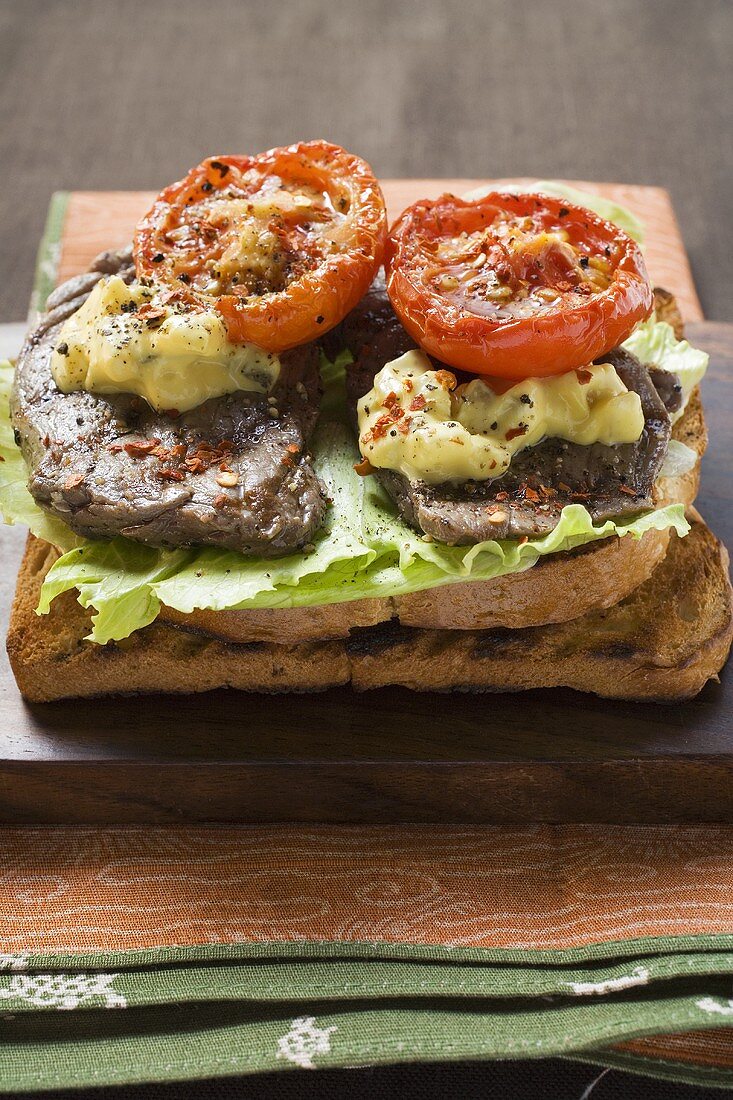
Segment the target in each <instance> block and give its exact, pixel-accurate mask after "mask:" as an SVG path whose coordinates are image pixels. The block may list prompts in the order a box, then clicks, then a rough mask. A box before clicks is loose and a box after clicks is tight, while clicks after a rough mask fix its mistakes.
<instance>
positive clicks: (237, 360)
mask: <svg viewBox="0 0 733 1100" xmlns="http://www.w3.org/2000/svg"><path fill="white" fill-rule="evenodd" d="M152 293H153V292H152V291H151V290H150V289H148V288H146V287H143V286H141V285H140V284H138V283H133V284H132V285H131V286H127V285H126V284H125V283H124V282H123V280H122V279H121V278H120V277H119V276H118V275H111V276H109V277H108V278H104V279H101V280H100V282H99V283H97V285H96V287H95V288H94V289H93V290H92V292H91V294H90V295H89V297H88V298H87V300H86V301H85V302H84V304H83V305H82V306H81V308H80V309H79V310H77V312H76V313H74V314H73V315H72V316H71V317H69V319H68V320H67V321H66V322H65V323H64V325H63V326H62V328H61V331H60V333H59V336H58V339H57V341H56V344H55V347H54V351H53V353H52V358H51V372H52V374H53V377H54V381H55V382H56V385H57V386H58V387H59V389H60V390H62V391H63V392H64V393H69V392H71V391H73V390H87V391H88V392H90V393H99V394H112V393H134V394H138V395H139V396H140V397H144V398H145V400H146V401H147V402H148V403H149V404H150V405H151V406H152V407H153V408H154V409H156V410H158V411H160V410H166V409H177V410H178V411H179V412H186V411H187V410H189V409H193V408H196V406H197V405H201V404H202V403H203V402H204V401H207V400H208V399H209V398H211V397H220V396H222V395H223V394H226V393H233V392H234V391H235V390H251V391H254V392H257V393H266V392H267V391H268V390H270V389H271V388H272V386H273V385H274V383H275V381H276V380H277V377H278V374H279V372H280V360H279V359H278V357H277V356H276V355H273V354H271V353H269V352H266V351H263V350H262V348H259V347H256V346H255V345H254V344H233V343H231V342H230V341H229V339H228V338H227V331H226V327H225V325H224V322H223V320H222V319H221V317H220V316H219V315H218V313H215V312H214V311H213V310H210V311H201V312H191V311H183V310H181V311H180V312H178V311H176V310H175V308H174V307H171V306H161V307H158V306H157V305H156V303H155V300H154V299H153V298H152ZM147 304H152V305H153V306H154V307H155V309H154V311H153V315H152V316H151V315H150V312H149V311H148V312H147V316H146V312H145V311H143V313H142V315H139V314H138V310H139V309H140V307H142V306H145V305H147ZM161 313H162V318H161Z"/></svg>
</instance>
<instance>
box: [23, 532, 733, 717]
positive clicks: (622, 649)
mask: <svg viewBox="0 0 733 1100" xmlns="http://www.w3.org/2000/svg"><path fill="white" fill-rule="evenodd" d="M691 519H692V521H693V529H692V531H691V533H690V534H689V535H688V536H687V537H686V538H683V539H680V538H677V536H673V537H672V539H671V542H670V547H669V551H668V553H667V554H666V556H665V557H664V558H663V560H662V561H661V562H660V563H659V564H658V566H657V568H656V569H655V571H654V572H653V574H652V575H651V577H649V578H648V579H647V580H646V581H644V582H643V583H642V584H641V585H639V586H638V587H637V588H636V589H635V590H634V591H633V592H632V593H631V595H629V596H628V597H627V598H626V599H624V600H622V601H621V602H620V603H618V604H616V605H615V606H613V607H610V608H608V609H601V610H596V611H592V612H590V613H589V614H587V615H585V616H583V617H582V618H579V619H575V620H573V621H571V622H565V623H562V624H559V625H558V624H554V625H546V626H536V627H530V628H527V629H524V630H504V629H502V630H472V631H468V630H425V629H419V628H411V627H405V626H401V625H399V624H397V623H388V624H382V625H378V626H373V627H366V628H364V627H361V628H357V629H355V630H353V631H352V632H351V635H350V636H349V638H347V639H343V640H337V641H320V642H304V643H300V644H297V645H278V644H276V643H273V642H252V643H246V644H241V643H232V642H228V641H223V640H221V638H216V637H212V636H210V635H208V634H201V633H198V632H196V631H194V630H191V629H190V628H188V629H183V628H181V627H180V626H174V625H172V624H170V623H165V622H160V621H157V622H155V623H153V624H152V625H151V626H149V627H146V628H145V629H144V630H140V631H138V632H137V633H136V634H133V635H132V636H131V637H130V638H128V639H126V640H125V641H124V642H119V643H109V644H108V645H106V646H99V645H96V644H94V643H92V642H87V641H85V640H84V637H85V635H86V634H88V632H89V617H90V616H89V612H87V611H85V610H84V609H83V608H82V607H81V606H80V605H79V603H77V601H76V599H75V598H74V595H73V593H66V594H65V595H64V596H62V597H60V598H59V599H57V600H55V601H54V603H53V605H52V608H51V612H50V614H48V615H46V616H42V617H39V616H38V615H36V613H35V610H34V609H35V607H36V606H37V603H38V594H39V589H40V585H41V582H42V580H43V577H44V575H45V573H46V571H47V570H48V568H49V566H50V564H51V563H52V562H53V561H54V560H55V555H56V552H55V551H54V550H53V549H52V548H51V547H49V546H48V545H47V544H46V543H44V542H41V541H40V540H38V539H35V538H33V537H32V536H31V537H29V540H28V546H27V549H26V554H25V558H24V560H23V564H22V566H21V569H20V573H19V577H18V587H17V591H16V596H15V602H14V604H13V611H12V616H11V623H10V632H9V635H8V653H9V655H10V661H11V664H12V667H13V671H14V673H15V677H16V679H17V681H18V685H19V687H20V690H21V691H22V692H23V694H24V695H25V696H26V697H27V698H28V699H31V700H34V701H48V700H53V699H61V698H64V697H73V696H82V695H84V696H94V695H106V694H112V693H130V692H194V691H208V690H209V689H212V688H217V687H234V688H238V689H241V690H244V691H258V692H287V691H317V690H321V689H324V688H328V687H335V686H338V685H345V684H349V683H351V684H352V685H353V687H354V688H357V689H359V690H362V689H367V688H376V687H382V686H384V685H387V684H399V685H402V686H404V687H408V688H412V689H414V690H418V691H436V690H437V691H450V690H468V691H521V690H524V689H527V688H537V687H557V686H564V687H571V688H576V689H578V690H579V691H587V692H592V693H594V694H597V695H602V696H607V697H609V698H622V699H666V700H669V699H685V698H689V697H691V696H693V695H695V694H697V692H698V691H700V689H701V688H702V687H703V685H704V684H705V683H706V681H707V680H708V679H710V677H713V676H715V675H716V674H717V673H718V671H719V670H720V668H721V667H722V665H723V663H724V662H725V659H726V657H727V654H728V651H729V649H730V644H731V637H732V636H733V616H732V613H731V587H730V581H729V579H728V556H727V553H726V551H725V549H724V548H723V547H722V546H721V544H720V543H719V542H718V541H717V539H716V538H715V536H714V535H712V534H711V532H710V531H709V530H708V528H707V527H706V526H705V524H704V523H703V522H702V520H701V519H700V517H699V516H698V515H697V514H696V513H694V511H693V512H692V514H691Z"/></svg>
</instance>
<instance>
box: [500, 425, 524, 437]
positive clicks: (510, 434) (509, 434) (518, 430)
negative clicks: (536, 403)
mask: <svg viewBox="0 0 733 1100" xmlns="http://www.w3.org/2000/svg"><path fill="white" fill-rule="evenodd" d="M528 431H529V429H528V427H527V425H526V424H520V425H519V427H518V428H510V429H509V431H508V432H507V433H506V435H505V436H504V438H505V439H507V440H509V439H516V438H517V436H518V435H526V434H527V432H528Z"/></svg>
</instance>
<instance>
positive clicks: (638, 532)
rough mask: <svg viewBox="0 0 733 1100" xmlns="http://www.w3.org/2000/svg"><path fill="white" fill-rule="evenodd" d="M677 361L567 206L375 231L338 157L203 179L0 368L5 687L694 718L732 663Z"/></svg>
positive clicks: (647, 303)
mask: <svg viewBox="0 0 733 1100" xmlns="http://www.w3.org/2000/svg"><path fill="white" fill-rule="evenodd" d="M584 201H587V202H589V203H590V205H592V206H595V205H596V204H595V203H594V201H593V199H592V198H591V197H589V198H588V199H587V200H584ZM619 219H620V220H623V212H621V213H620V214H619ZM382 264H384V275H382V273H381V268H382ZM706 365H707V357H706V356H705V355H704V354H703V353H702V352H699V351H697V350H696V349H694V348H692V347H691V346H690V345H689V344H688V343H687V342H686V341H685V340H684V339H683V338H682V331H681V318H680V315H679V312H678V310H677V307H676V304H675V302H674V299H673V298H672V297H671V295H669V294H668V293H666V292H664V291H659V290H657V291H653V290H652V288H651V286H650V284H649V280H648V277H647V274H646V269H645V265H644V260H643V257H642V252H641V249H640V246H639V244H638V243H637V241H636V240H634V239H633V236H631V235H630V234H628V233H627V232H625V231H624V230H623V229H622V228H620V227H619V225H618V224H615V223H614V222H612V221H609V220H606V219H605V218H604V217H602V216H600V214H599V213H597V212H595V211H594V210H592V209H590V208H588V207H586V206H585V205H578V203H577V201H570V200H569V199H568V198H565V197H557V196H554V197H553V196H552V195H550V194H546V193H541V192H538V193H527V194H516V193H497V192H489V193H488V194H483V195H481V194H479V195H478V196H474V197H472V198H463V199H461V198H458V197H456V196H453V195H443V196H442V197H441V198H439V199H437V200H434V201H427V200H425V201H420V202H417V203H415V204H414V205H413V206H411V207H410V208H408V209H407V210H406V211H404V213H403V214H402V215H401V217H399V218H398V219H397V222H396V223H395V225H394V226H393V227H392V230H391V232H389V233H388V231H387V222H386V213H385V207H384V200H383V197H382V193H381V190H380V188H379V185H378V183H377V181H376V179H375V178H374V176H373V174H372V172H371V169H370V168H369V166H368V165H367V164H365V163H364V162H363V161H362V160H360V159H359V158H358V157H355V156H353V155H351V154H349V153H347V152H345V151H344V150H343V149H340V148H339V147H337V146H333V145H329V144H328V143H326V142H310V143H304V144H301V145H295V146H290V147H288V148H282V149H274V150H271V151H269V152H268V153H264V154H262V155H260V156H255V157H246V156H220V157H214V158H210V159H208V160H206V161H204V162H203V163H202V164H201V165H199V166H198V167H197V168H195V169H193V170H192V171H191V172H190V173H189V174H188V176H187V177H186V178H185V179H184V180H182V181H181V182H179V183H176V184H173V185H172V186H171V187H168V188H166V189H165V190H164V191H163V192H161V194H160V195H159V196H158V198H157V199H156V201H155V203H154V204H153V206H152V209H151V210H150V211H149V213H148V214H147V215H146V216H145V217H144V218H143V219H142V221H141V222H140V223H139V225H138V226H137V229H136V232H135V237H134V242H133V245H132V248H129V247H128V248H123V249H121V250H119V251H111V252H106V253H104V254H103V255H101V256H99V257H98V258H97V260H96V261H94V263H93V264H92V267H91V269H90V270H89V271H88V272H87V273H85V274H83V275H79V276H77V277H76V278H74V279H72V280H70V281H69V282H67V283H65V284H63V285H62V286H60V287H58V289H57V290H55V291H54V292H53V293H52V294H51V296H50V297H49V299H48V301H47V303H46V312H45V313H44V314H43V315H42V316H41V317H40V319H39V320H38V323H37V324H36V325H35V327H34V328H33V329H32V331H31V332H30V334H29V336H28V338H27V340H26V342H25V344H24V347H23V349H22V351H21V353H20V356H19V358H18V362H17V364H16V366H15V368H14V369H13V367H12V366H11V365H10V364H7V365H6V366H5V367H4V368H3V384H4V386H5V388H6V391H7V393H8V396H9V413H8V414H7V415H6V417H5V420H4V421H3V423H2V425H1V427H0V432H2V434H1V435H0V445H1V447H2V451H1V455H2V458H3V459H4V461H3V464H2V466H0V504H1V505H2V509H3V512H4V514H5V518H6V519H7V520H8V521H10V522H16V521H22V522H25V523H27V524H28V526H29V527H30V529H31V531H32V536H31V537H30V539H29V543H28V548H27V551H26V556H25V559H24V562H23V565H22V567H21V572H20V577H19V582H18V589H17V593H16V600H15V605H14V609H13V615H12V621H11V628H10V634H9V638H8V649H9V653H10V657H11V662H12V665H13V669H14V672H15V675H16V678H17V680H18V683H19V685H20V688H21V690H22V691H23V693H24V694H25V695H26V696H28V697H29V698H31V699H35V700H49V699H55V698H60V697H63V696H74V695H94V694H104V693H109V692H143V691H201V690H206V689H209V688H214V687H218V686H232V687H237V688H242V689H247V690H252V691H270V692H272V691H276V692H280V691H303V690H316V689H322V688H326V687H331V686H336V685H344V684H349V683H351V684H353V686H355V687H357V688H367V687H377V686H382V685H385V684H401V685H404V686H407V687H411V688H415V689H421V690H450V689H471V690H492V691H502V690H517V689H522V688H530V687H539V686H554V685H565V686H570V687H575V688H578V689H580V690H585V691H592V692H596V693H598V694H601V695H607V696H616V697H625V698H661V699H664V698H678V697H687V696H690V695H693V694H695V693H696V692H697V691H699V690H700V688H701V687H702V686H703V684H704V683H705V682H706V680H707V679H709V678H710V677H711V676H714V675H715V674H716V673H717V672H718V670H719V669H720V667H721V665H722V664H723V662H724V660H725V657H726V655H727V652H728V649H729V647H730V641H731V600H730V586H729V583H728V579H727V571H726V566H725V560H724V558H725V552H724V551H723V550H722V548H721V547H720V546H719V544H718V543H717V542H716V540H715V539H714V538H713V536H712V535H711V534H710V532H709V531H708V530H707V528H706V527H705V525H704V524H703V523H702V521H701V520H700V519H699V517H698V516H697V515H696V513H694V511H690V506H691V504H692V502H693V500H694V497H695V494H696V491H697V483H698V472H699V460H700V457H701V455H702V453H703V451H704V449H705V445H706V433H705V424H704V419H703V414H702V408H701V405H700V399H699V390H698V383H699V382H700V380H701V378H702V375H703V374H704V372H705V368H706ZM686 511H687V513H688V515H687V518H686V515H685V513H686ZM37 612H40V613H41V614H40V615H39V614H37Z"/></svg>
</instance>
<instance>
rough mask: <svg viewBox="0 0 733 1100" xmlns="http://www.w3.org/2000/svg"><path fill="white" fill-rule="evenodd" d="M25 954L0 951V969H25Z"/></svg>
mask: <svg viewBox="0 0 733 1100" xmlns="http://www.w3.org/2000/svg"><path fill="white" fill-rule="evenodd" d="M27 969H28V956H27V955H6V954H4V953H3V952H2V951H0V970H27Z"/></svg>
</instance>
